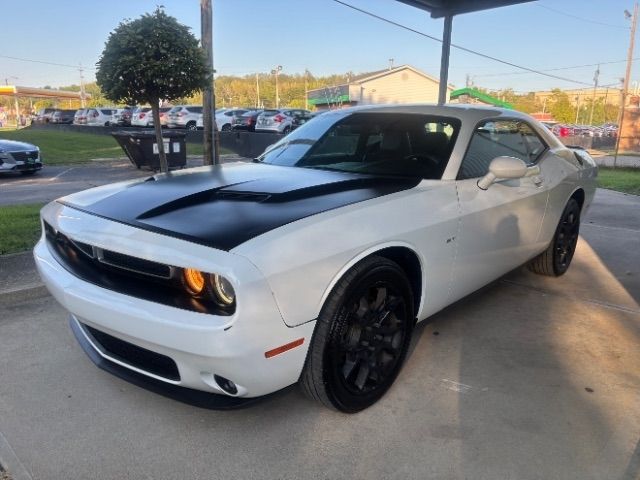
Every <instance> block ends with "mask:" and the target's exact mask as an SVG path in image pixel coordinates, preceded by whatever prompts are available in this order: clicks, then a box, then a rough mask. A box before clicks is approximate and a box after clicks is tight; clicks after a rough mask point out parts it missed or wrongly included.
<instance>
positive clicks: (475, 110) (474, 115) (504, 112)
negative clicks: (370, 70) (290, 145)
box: [324, 103, 533, 121]
mask: <svg viewBox="0 0 640 480" xmlns="http://www.w3.org/2000/svg"><path fill="white" fill-rule="evenodd" d="M356 112H363V113H364V112H370V113H416V114H424V115H439V116H445V117H453V118H459V119H460V120H465V121H478V120H481V119H483V118H494V117H510V118H521V119H523V120H528V121H531V120H533V118H532V117H530V116H529V115H527V114H524V113H522V112H518V111H516V110H510V109H506V108H498V107H491V106H484V105H477V104H465V103H459V104H448V105H435V104H429V103H413V104H389V105H361V106H356V107H349V108H343V109H340V110H333V111H330V112H326V113H325V114H324V115H335V114H337V115H341V114H344V115H347V114H350V113H356Z"/></svg>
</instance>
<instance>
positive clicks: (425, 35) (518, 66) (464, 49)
mask: <svg viewBox="0 0 640 480" xmlns="http://www.w3.org/2000/svg"><path fill="white" fill-rule="evenodd" d="M333 1H334V2H336V3H339V4H340V5H343V6H345V7H348V8H351V9H352V10H356V11H358V12H360V13H364V14H365V15H368V16H370V17H373V18H376V19H378V20H381V21H383V22H386V23H389V24H391V25H394V26H396V27H399V28H402V29H404V30H407V31H409V32H412V33H415V34H417V35H420V36H422V37H426V38H429V39H431V40H434V41H436V42H438V43H442V39H440V38H437V37H434V36H432V35H428V34H426V33H424V32H421V31H419V30H415V29H413V28H410V27H407V26H406V25H402V24H401V23H397V22H394V21H393V20H389V19H388V18H384V17H381V16H379V15H376V14H375V13H372V12H369V11H367V10H363V9H361V8H358V7H356V6H354V5H350V4H348V3H345V2H343V1H341V0H333ZM451 46H452V47H453V48H457V49H458V50H462V51H463V52H467V53H471V54H473V55H477V56H479V57H482V58H486V59H488V60H493V61H494V62H498V63H502V64H504V65H509V66H510V67H514V68H519V69H520V70H526V71H527V72H531V73H536V74H538V75H543V76H545V77H549V78H555V79H556V80H562V81H564V82H571V83H578V84H580V85H589V86H591V84H590V83H587V82H581V81H579V80H574V79H572V78H565V77H560V76H558V75H553V74H550V73H544V72H542V71H540V70H535V69H533V68H529V67H523V66H522V65H517V64H515V63H511V62H508V61H506V60H501V59H499V58H496V57H492V56H491V55H487V54H485V53H481V52H477V51H475V50H471V49H470V48H466V47H463V46H461V45H456V44H454V43H452V44H451Z"/></svg>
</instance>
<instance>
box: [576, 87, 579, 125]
mask: <svg viewBox="0 0 640 480" xmlns="http://www.w3.org/2000/svg"><path fill="white" fill-rule="evenodd" d="M578 115H580V94H577V95H576V121H575V124H576V125H577V124H578Z"/></svg>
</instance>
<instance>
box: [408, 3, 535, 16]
mask: <svg viewBox="0 0 640 480" xmlns="http://www.w3.org/2000/svg"><path fill="white" fill-rule="evenodd" d="M398 1H399V2H402V3H406V4H407V5H411V6H412V7H416V8H420V9H421V10H427V11H428V12H430V13H431V17H432V18H442V17H451V16H454V15H459V14H461V13H471V12H477V11H478V10H487V9H489V8H498V7H506V6H509V5H515V4H517V3H525V2H531V1H533V0H398Z"/></svg>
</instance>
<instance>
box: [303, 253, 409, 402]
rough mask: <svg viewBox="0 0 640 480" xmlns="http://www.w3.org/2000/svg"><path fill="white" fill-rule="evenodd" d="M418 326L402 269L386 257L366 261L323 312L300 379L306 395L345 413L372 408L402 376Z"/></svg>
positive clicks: (334, 293) (339, 285)
mask: <svg viewBox="0 0 640 480" xmlns="http://www.w3.org/2000/svg"><path fill="white" fill-rule="evenodd" d="M414 323H415V322H414V312H413V294H412V291H411V286H410V283H409V281H408V279H407V277H406V275H405V274H404V272H403V270H402V269H401V268H400V267H399V266H398V264H396V263H395V262H392V261H391V260H388V259H386V258H383V257H378V256H371V257H368V258H366V259H364V260H362V261H361V262H360V263H358V264H356V265H355V266H354V267H353V268H352V269H351V270H349V271H348V272H347V273H346V274H345V275H344V276H343V277H342V278H341V279H340V281H339V282H338V283H337V284H336V286H335V287H334V288H333V290H332V292H331V294H330V295H329V297H328V298H327V300H326V302H325V304H324V306H323V307H322V310H321V312H320V316H319V317H318V320H317V323H316V328H315V331H314V334H313V337H312V339H311V345H310V346H309V352H308V354H307V359H306V362H305V366H304V369H303V371H302V375H301V376H300V385H301V387H302V390H303V392H304V393H305V394H306V395H307V396H309V397H310V398H313V399H314V400H317V401H319V402H320V403H322V404H323V405H325V406H327V407H329V408H334V409H337V410H340V411H342V412H346V413H355V412H358V411H360V410H363V409H365V408H367V407H369V406H371V405H373V404H374V403H375V402H376V401H378V400H379V399H380V398H381V397H382V396H383V395H384V394H385V392H386V391H387V390H388V389H389V388H390V387H391V385H392V384H393V382H394V380H395V379H396V377H397V376H398V373H399V372H400V369H401V367H402V364H403V362H404V359H405V357H406V354H407V350H408V348H409V342H410V341H411V334H412V332H413V326H414Z"/></svg>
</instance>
